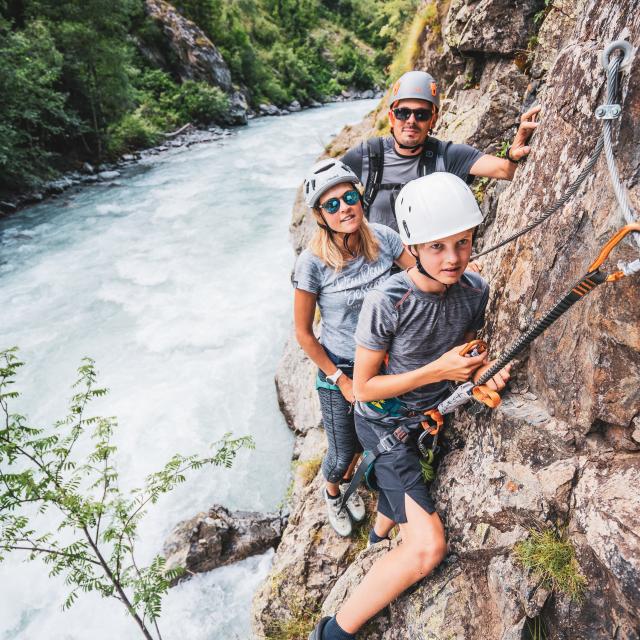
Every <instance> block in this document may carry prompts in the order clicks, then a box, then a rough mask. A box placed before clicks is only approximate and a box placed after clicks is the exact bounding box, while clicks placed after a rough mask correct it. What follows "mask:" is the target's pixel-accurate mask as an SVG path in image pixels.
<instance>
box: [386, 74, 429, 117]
mask: <svg viewBox="0 0 640 640" xmlns="http://www.w3.org/2000/svg"><path fill="white" fill-rule="evenodd" d="M409 98H415V99H417V100H427V101H428V102H431V103H432V104H434V105H435V106H436V107H438V109H439V108H440V87H438V83H437V82H436V79H435V78H434V77H433V76H432V75H431V74H430V73H427V72H426V71H407V72H406V73H404V74H403V75H401V76H400V77H399V78H398V79H397V80H396V81H395V83H394V85H393V87H391V97H390V98H389V99H390V100H391V106H393V104H394V103H395V102H397V101H398V100H408V99H409Z"/></svg>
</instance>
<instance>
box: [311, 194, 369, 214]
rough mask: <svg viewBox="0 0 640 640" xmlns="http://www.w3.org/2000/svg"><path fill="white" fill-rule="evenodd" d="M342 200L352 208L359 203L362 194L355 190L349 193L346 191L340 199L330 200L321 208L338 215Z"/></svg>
mask: <svg viewBox="0 0 640 640" xmlns="http://www.w3.org/2000/svg"><path fill="white" fill-rule="evenodd" d="M340 200H342V201H343V202H344V203H345V204H347V205H349V206H350V207H352V206H353V205H354V204H357V203H358V202H359V200H360V194H359V193H358V192H357V191H356V190H355V189H350V190H349V191H345V193H343V194H342V196H341V197H340V198H330V199H329V200H327V201H325V202H323V203H322V204H321V205H320V206H321V207H322V208H323V209H324V210H325V211H326V212H327V213H336V212H337V211H338V210H339V209H340Z"/></svg>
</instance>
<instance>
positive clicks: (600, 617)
mask: <svg viewBox="0 0 640 640" xmlns="http://www.w3.org/2000/svg"><path fill="white" fill-rule="evenodd" d="M438 11H439V18H440V24H439V25H436V26H435V27H434V25H431V26H429V27H428V28H427V31H428V33H426V34H424V37H423V41H424V46H423V48H422V51H421V52H420V53H419V56H418V67H419V68H424V69H426V70H429V71H430V72H431V73H433V74H434V75H435V76H436V77H438V78H439V79H440V81H441V82H442V83H443V84H444V90H445V94H444V99H443V113H442V114H441V118H440V122H439V126H438V129H437V131H436V135H437V136H438V137H440V138H441V139H444V140H453V141H455V142H469V143H471V144H473V145H475V146H477V147H479V148H481V149H483V150H485V151H487V152H490V153H491V152H494V153H495V152H496V151H497V150H498V149H499V147H500V145H501V142H502V141H505V140H506V141H510V140H511V139H512V137H513V134H514V133H515V128H516V122H517V120H518V117H519V115H520V113H521V111H522V110H523V108H526V105H529V104H530V103H531V102H532V100H534V99H536V100H537V101H538V103H539V104H541V105H542V109H543V110H542V118H541V125H540V126H539V128H538V130H537V132H536V135H535V137H534V139H533V141H532V149H533V150H532V153H531V155H530V158H529V159H528V160H527V161H526V162H525V163H523V164H522V165H521V166H519V167H518V169H517V171H516V175H515V179H514V181H513V182H512V183H504V182H497V183H496V182H489V183H488V184H486V181H484V182H483V183H481V184H480V185H479V187H478V193H479V195H480V196H481V199H482V208H483V211H484V213H485V214H486V218H485V220H486V222H485V225H484V229H482V230H481V231H480V233H479V234H478V241H479V246H485V247H488V246H490V245H491V244H493V243H494V242H496V241H498V240H500V239H502V238H503V237H505V236H506V235H508V234H509V233H511V232H513V231H515V230H517V229H520V228H522V227H523V226H525V225H526V224H527V223H528V222H529V221H530V220H531V219H532V218H534V217H535V216H536V215H538V214H539V213H540V212H541V211H542V210H543V208H544V207H545V206H547V205H549V204H550V203H552V202H553V201H555V200H556V199H557V198H558V197H559V196H560V195H561V193H562V192H563V191H564V189H565V188H566V187H567V185H568V184H570V183H571V182H572V181H573V180H574V179H575V177H576V176H577V175H578V173H579V172H580V170H581V168H582V167H583V166H584V163H585V161H586V159H587V158H588V157H589V156H590V155H591V153H592V150H593V147H594V145H595V142H596V140H597V138H598V136H599V135H600V132H601V123H600V122H599V121H597V120H596V119H595V118H594V111H595V108H596V107H597V106H598V105H599V104H602V103H603V102H604V100H605V76H604V72H603V69H602V66H601V63H600V52H601V51H602V50H603V48H604V46H605V45H606V44H607V43H608V42H609V41H611V40H614V39H617V38H618V37H620V36H621V35H622V36H626V37H627V39H628V40H629V41H630V42H632V43H633V44H634V46H637V45H638V43H639V42H640V7H639V6H638V4H637V2H635V1H634V0H620V1H619V2H617V3H615V4H612V3H610V2H606V0H557V1H554V2H553V3H545V2H538V1H528V0H524V1H522V2H505V1H503V0H476V1H472V0H452V1H451V2H450V3H446V2H445V3H438ZM637 64H638V61H637V60H636V61H635V66H634V67H632V71H631V73H632V74H633V75H630V74H629V72H628V71H627V72H626V73H625V74H623V75H622V77H621V93H622V97H621V105H622V108H623V116H622V118H621V121H620V122H619V123H615V126H614V130H616V131H618V133H617V135H616V137H615V143H614V144H615V154H616V158H617V164H618V169H619V172H620V174H621V178H622V180H623V181H624V183H625V185H626V187H627V189H629V193H630V199H631V201H632V204H633V205H634V207H635V208H636V210H638V209H640V206H639V205H640V197H639V193H638V188H637V184H638V179H639V176H640V153H639V151H638V149H640V144H639V143H640V123H639V122H638V120H639V119H640V85H638V83H637V82H632V81H630V78H633V77H636V76H637ZM375 120H376V118H375V114H374V116H372V117H371V118H369V119H368V120H367V122H366V124H365V125H363V127H361V128H360V129H358V130H357V131H356V132H355V135H356V137H362V138H364V137H368V136H370V135H373V132H374V131H375V130H379V128H380V127H379V126H378V127H377V129H376V127H375ZM353 142H354V131H353V130H349V131H347V132H345V133H344V134H343V135H342V136H340V137H339V138H338V139H336V140H335V141H334V142H333V143H332V147H331V149H330V150H329V151H330V153H332V154H336V155H338V154H341V153H342V152H343V151H344V150H345V149H346V148H347V147H348V146H350V145H351V144H352V143H353ZM622 224H623V219H622V215H621V213H620V212H619V211H618V208H617V206H616V202H615V197H614V195H613V191H612V188H611V185H610V181H609V176H608V172H607V169H606V164H605V161H604V157H602V158H601V159H600V160H599V162H598V164H597V165H596V167H595V169H594V171H593V174H592V175H591V177H589V178H588V180H587V181H586V182H585V184H584V185H583V186H582V187H581V188H580V190H579V191H578V193H577V194H576V196H574V197H573V198H572V199H571V200H570V201H569V203H568V204H567V205H565V207H564V208H563V209H562V210H561V211H559V212H557V213H556V214H554V216H553V217H552V218H550V219H549V220H547V221H546V222H545V223H543V224H542V225H541V226H540V227H538V228H537V229H536V230H534V231H532V232H530V233H528V234H527V235H525V236H524V237H522V238H521V239H519V240H518V241H516V242H515V243H511V244H510V245H507V246H506V247H504V248H503V249H500V250H498V251H496V252H494V253H492V254H489V255H488V256H486V257H484V258H482V263H483V266H484V275H485V277H486V278H487V279H488V280H489V282H490V284H491V291H492V293H491V299H490V303H489V308H488V311H487V324H486V327H485V337H486V339H487V340H488V341H489V344H490V351H491V353H492V354H493V355H497V354H499V353H500V351H501V350H502V349H503V348H504V347H506V346H508V345H509V344H511V343H512V342H513V341H514V340H515V339H516V338H517V337H518V336H519V335H521V333H523V332H524V331H525V330H526V328H527V326H528V324H529V323H530V322H531V321H532V320H533V319H536V318H538V317H540V315H541V314H542V313H543V312H545V311H546V310H547V309H548V308H549V307H550V306H551V305H552V304H553V303H554V302H555V301H556V299H557V298H558V297H559V296H560V295H561V294H563V293H564V292H565V291H566V290H567V289H569V288H570V286H571V285H572V283H573V282H574V281H575V279H577V278H578V277H579V276H581V275H582V274H583V273H584V272H585V271H586V270H587V267H588V265H589V264H590V263H591V262H592V261H593V260H594V258H595V257H596V255H597V254H598V253H599V251H600V249H601V247H602V245H603V244H604V243H605V242H606V240H608V238H609V237H610V236H611V235H612V234H613V233H614V231H615V230H617V229H618V228H619V227H620V226H622ZM312 229H313V226H312V224H311V222H310V221H309V219H308V217H305V215H304V213H303V209H302V208H301V206H300V203H299V202H298V203H297V204H296V207H295V208H294V216H293V224H292V232H293V240H294V245H295V246H296V248H297V249H298V250H300V249H301V248H302V246H304V245H305V244H306V242H307V241H308V238H309V234H310V232H311V230H312ZM637 251H638V250H637V247H636V245H635V244H633V243H632V242H630V241H624V242H623V243H621V244H620V245H619V246H618V248H617V249H616V250H615V255H612V259H611V260H610V261H609V264H610V265H611V267H610V268H611V269H615V263H616V261H617V260H619V259H625V260H631V259H635V258H636V257H637V255H638V253H637ZM607 269H609V267H605V270H607ZM639 292H640V280H639V277H638V276H635V277H633V278H627V279H626V280H623V281H621V282H618V283H609V284H605V285H602V286H601V287H600V288H599V289H597V290H596V291H594V292H593V293H591V294H590V295H589V296H587V297H586V298H585V299H584V300H583V301H580V302H579V303H578V304H576V305H575V307H573V308H572V309H571V310H570V311H569V312H568V313H567V314H566V315H565V316H563V317H562V318H561V319H560V320H559V321H558V322H557V323H556V324H555V325H554V326H553V327H551V328H550V329H549V330H548V331H547V332H546V333H545V334H544V335H543V336H541V337H540V338H538V340H537V341H536V342H535V343H534V345H533V346H532V348H531V349H530V351H529V353H528V354H524V356H523V357H521V358H520V362H519V363H518V365H517V367H516V369H515V370H514V374H515V375H513V377H512V383H511V385H510V391H509V392H507V393H506V394H505V396H504V400H503V403H502V405H501V406H500V407H499V408H498V409H496V410H494V411H491V412H490V411H489V410H482V411H481V412H480V413H477V412H469V411H462V412H460V414H459V415H458V416H457V418H456V420H455V423H454V425H453V426H452V428H451V429H449V430H448V432H447V434H446V443H445V445H446V451H447V453H446V455H444V456H443V459H442V461H441V464H440V468H439V470H438V475H437V477H436V481H435V483H434V485H433V487H432V492H433V495H434V497H435V499H436V503H437V506H438V512H439V513H440V515H441V517H442V519H443V521H444V523H445V527H446V530H447V537H448V541H449V549H450V553H449V555H448V557H447V559H446V560H445V562H444V563H443V564H442V565H441V566H440V567H439V568H438V569H437V570H436V571H435V572H434V573H433V574H432V575H431V576H429V577H427V578H426V579H425V580H423V581H422V582H421V583H420V584H419V585H418V586H417V588H415V589H413V590H410V592H409V593H405V594H403V595H402V596H401V597H400V598H398V599H397V600H396V601H395V602H394V603H392V604H391V605H390V606H389V607H387V608H386V609H385V610H384V611H383V612H381V613H380V614H379V615H378V616H377V617H376V618H375V619H374V620H372V621H371V622H370V624H369V625H368V626H367V627H366V628H365V629H363V630H362V631H361V633H360V634H359V637H363V638H365V637H366V638H372V639H376V638H380V639H385V640H391V639H398V640H400V639H403V640H404V639H406V638H408V637H420V638H422V637H424V638H432V639H438V640H440V639H444V638H448V639H451V638H455V639H456V640H476V639H477V640H481V639H482V640H486V639H492V640H493V639H496V640H516V639H517V640H520V639H521V638H530V637H533V636H532V635H531V631H530V624H531V620H532V619H534V618H535V619H536V620H541V621H542V624H543V626H544V629H545V637H546V638H548V639H549V640H600V639H602V640H608V639H610V638H615V639H617V640H622V639H624V640H638V638H640V614H639V612H640V536H639V534H638V532H639V531H640V521H639V515H638V514H640V494H639V493H638V491H637V487H638V486H639V481H640V453H639V450H640V447H639V444H640V418H638V412H639V411H640V331H639V330H638V326H639V325H638V308H640V293H639ZM296 349H297V347H295V346H294V343H293V342H292V343H291V344H289V345H288V346H287V354H288V355H286V356H285V359H284V360H283V366H282V367H281V369H280V371H279V372H278V388H279V390H280V392H281V401H282V403H283V406H284V407H285V413H286V415H287V419H288V421H289V423H290V424H291V426H292V428H294V429H295V430H296V431H297V432H298V433H299V434H301V433H306V432H308V433H309V434H314V437H316V434H318V433H319V432H318V430H317V429H315V428H314V427H315V425H316V424H317V423H318V422H319V413H318V408H317V406H314V394H313V388H312V381H313V368H312V367H311V366H310V365H308V364H306V365H305V359H304V358H303V357H302V356H301V354H300V353H299V352H297V353H296ZM287 363H289V364H287ZM293 363H295V364H293ZM305 367H306V369H305ZM308 448H309V447H307V446H306V444H305V445H304V446H302V447H301V448H300V449H301V450H302V451H305V450H308ZM307 455H309V453H308V451H307ZM320 482H321V481H320V478H316V479H315V480H314V481H313V482H312V483H311V484H310V485H309V487H308V489H306V490H303V489H299V490H297V491H295V492H294V512H293V513H294V515H293V516H292V519H291V521H290V523H289V525H288V527H287V529H286V530H285V533H284V535H283V539H282V543H281V545H280V547H279V549H278V551H277V553H276V558H275V560H274V573H273V574H272V576H271V578H270V580H269V581H267V583H266V584H265V585H264V587H263V589H262V590H261V591H260V592H259V593H258V594H257V596H256V600H255V602H254V612H253V613H254V634H255V636H256V637H260V638H263V637H279V636H278V634H277V633H276V632H274V626H273V625H274V624H275V623H277V621H278V620H289V619H304V620H306V621H307V622H308V623H309V624H310V625H311V624H312V623H313V620H315V619H317V617H318V616H319V615H320V614H321V613H322V615H325V614H331V613H333V612H335V611H336V610H337V609H338V608H339V606H340V603H341V602H343V601H344V600H345V598H346V597H348V595H349V593H350V592H351V590H352V589H353V587H354V586H355V585H356V584H357V583H358V582H359V580H360V579H361V578H362V576H363V575H364V573H365V572H366V571H367V570H368V568H369V567H370V566H371V564H372V562H373V561H374V560H375V559H376V558H377V557H378V556H379V555H380V554H382V553H384V552H386V549H387V546H386V545H385V544H382V545H376V546H375V547H374V548H372V549H369V550H367V551H364V552H361V553H359V554H358V555H357V556H356V558H355V560H353V561H351V558H352V554H351V551H350V549H349V547H348V543H347V542H346V541H344V540H340V539H338V538H337V537H336V536H335V535H334V534H332V533H331V531H327V530H326V525H324V524H323V522H324V517H323V514H322V508H321V505H320V503H319V498H318V487H319V486H320ZM548 526H553V527H556V528H557V529H558V530H560V531H563V532H564V534H565V535H566V536H567V537H568V539H569V540H570V541H571V542H572V544H573V546H574V548H575V550H576V557H577V561H578V564H579V568H580V571H581V573H582V574H583V575H584V576H585V578H586V580H587V585H586V588H585V592H584V598H583V600H581V601H579V600H571V599H570V597H569V596H568V595H565V594H563V593H557V592H549V591H547V590H546V589H544V588H543V587H542V585H541V583H540V580H539V579H538V578H536V577H535V576H534V575H530V574H529V572H528V571H527V570H526V569H525V568H524V567H523V566H521V565H520V564H519V563H518V561H517V560H516V558H515V555H514V553H513V547H514V544H515V543H517V542H518V541H521V540H523V539H525V538H526V537H527V535H528V532H529V531H530V530H532V529H535V528H539V527H548ZM396 543H397V542H396V541H393V542H392V544H396ZM353 548H354V549H355V550H357V546H355V547H353ZM294 596H295V598H294ZM296 598H297V599H296ZM296 603H297V604H296ZM301 603H302V604H301ZM276 626H277V625H276ZM277 630H278V629H277V628H276V631H277ZM300 637H303V635H300Z"/></svg>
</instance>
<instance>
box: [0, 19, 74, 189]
mask: <svg viewBox="0 0 640 640" xmlns="http://www.w3.org/2000/svg"><path fill="white" fill-rule="evenodd" d="M62 64H63V59H62V55H61V54H60V53H59V52H58V51H57V50H56V48H55V44H54V41H53V38H52V36H51V34H50V32H49V29H48V28H47V26H46V25H45V24H44V23H43V22H41V21H34V22H30V23H29V24H28V25H27V26H26V27H25V29H23V30H22V31H19V32H16V33H13V32H11V31H10V30H9V29H8V26H7V24H6V23H4V24H3V23H2V21H1V20H0V191H1V190H3V189H9V188H11V187H13V186H14V185H15V186H18V187H22V188H24V187H28V186H34V185H35V184H37V182H38V180H40V179H43V178H47V177H50V175H51V169H50V162H51V159H52V155H53V154H52V152H51V151H49V150H48V149H47V147H49V145H50V143H52V142H55V141H57V140H59V139H61V138H62V137H64V135H65V134H66V135H68V134H69V133H70V132H74V133H77V132H78V131H79V130H80V122H79V120H78V118H77V116H76V114H75V113H74V112H73V111H71V110H69V109H67V108H66V105H65V101H66V96H65V94H64V93H62V92H61V91H60V90H59V88H58V81H59V79H60V76H61V74H62ZM43 147H44V148H43Z"/></svg>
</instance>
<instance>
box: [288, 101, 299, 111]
mask: <svg viewBox="0 0 640 640" xmlns="http://www.w3.org/2000/svg"><path fill="white" fill-rule="evenodd" d="M301 109H302V107H301V106H300V103H299V102H298V101H297V100H294V101H293V102H292V103H291V104H290V105H289V106H288V107H287V110H288V111H289V112H290V113H296V112H297V111H300V110H301Z"/></svg>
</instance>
